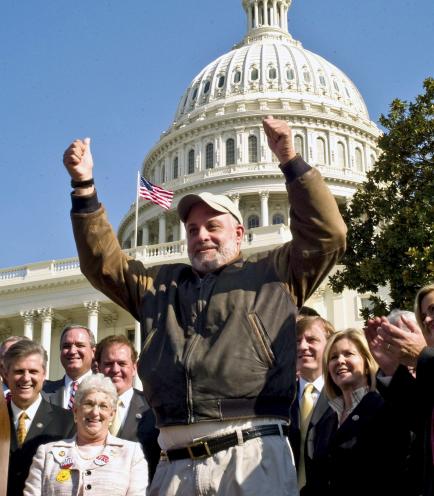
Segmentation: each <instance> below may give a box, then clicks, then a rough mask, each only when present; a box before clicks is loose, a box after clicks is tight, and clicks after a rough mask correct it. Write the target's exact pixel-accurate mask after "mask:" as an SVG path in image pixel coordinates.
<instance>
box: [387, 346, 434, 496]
mask: <svg viewBox="0 0 434 496" xmlns="http://www.w3.org/2000/svg"><path fill="white" fill-rule="evenodd" d="M433 377H434V348H432V347H427V348H425V349H424V350H423V351H422V353H421V354H420V356H419V359H418V362H417V367H416V379H415V378H414V377H413V376H412V375H411V374H410V373H409V372H408V370H407V368H406V367H404V366H402V365H401V366H400V367H398V369H397V370H396V372H395V374H394V375H393V377H392V381H391V383H390V385H389V386H388V387H386V388H382V390H381V392H382V394H383V395H384V397H385V398H387V400H388V401H389V402H391V403H393V404H394V406H395V408H396V410H397V411H399V412H402V416H403V417H404V421H405V422H406V425H407V426H408V428H409V429H410V430H411V431H412V432H414V434H415V440H414V442H413V445H412V452H411V453H410V460H409V463H410V466H409V470H408V472H409V481H410V482H411V483H412V484H413V486H414V485H417V484H418V483H419V484H418V485H417V486H416V489H417V491H415V492H413V493H411V494H418V495H419V494H423V496H433V495H434V468H433V454H432V445H431V429H432V415H433V409H434V387H433Z"/></svg>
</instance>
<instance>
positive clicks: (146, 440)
mask: <svg viewBox="0 0 434 496" xmlns="http://www.w3.org/2000/svg"><path fill="white" fill-rule="evenodd" d="M159 432H160V431H159V430H158V429H156V428H155V416H154V414H153V412H152V410H151V408H150V407H149V405H148V402H147V401H146V399H145V396H144V394H143V393H142V392H141V391H139V390H138V389H134V393H133V396H132V398H131V402H130V406H129V408H128V412H127V416H126V418H125V422H124V424H123V426H122V427H121V428H120V429H119V432H118V433H117V437H119V438H121V439H127V440H128V441H134V442H139V443H141V445H142V447H143V451H144V452H145V456H146V459H147V461H148V465H149V478H150V481H151V480H152V478H153V477H154V474H155V470H156V468H157V465H158V461H159V459H160V446H159V445H158V441H157V438H158V434H159Z"/></svg>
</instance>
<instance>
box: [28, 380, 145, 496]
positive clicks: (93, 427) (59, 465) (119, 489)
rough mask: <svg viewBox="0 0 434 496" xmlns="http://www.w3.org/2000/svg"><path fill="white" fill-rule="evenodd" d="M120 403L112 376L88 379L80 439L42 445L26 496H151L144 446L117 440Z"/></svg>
mask: <svg viewBox="0 0 434 496" xmlns="http://www.w3.org/2000/svg"><path fill="white" fill-rule="evenodd" d="M116 405H117V393H116V388H115V387H114V385H113V384H112V382H111V380H110V379H109V378H108V377H104V376H103V375H102V374H96V375H92V376H89V377H87V378H86V379H84V380H83V381H82V383H81V384H80V386H79V387H78V389H77V392H76V395H75V402H74V407H73V411H74V419H75V422H76V426H77V435H76V437H74V438H72V439H65V440H61V441H57V442H53V443H48V444H43V445H41V446H40V447H39V449H38V451H37V452H36V455H35V456H34V458H33V463H32V466H31V468H30V472H29V476H28V478H27V481H26V486H25V489H24V496H41V495H44V496H66V495H68V496H71V495H72V496H81V495H83V494H86V493H89V494H92V495H94V496H103V495H104V496H107V495H110V496H124V495H128V496H145V494H146V488H147V482H148V466H147V463H146V461H145V458H144V455H143V451H142V448H141V446H140V444H139V443H133V442H131V441H125V440H123V439H119V438H117V437H114V436H112V435H111V434H110V433H109V426H110V424H111V422H112V421H113V419H114V416H115V413H116Z"/></svg>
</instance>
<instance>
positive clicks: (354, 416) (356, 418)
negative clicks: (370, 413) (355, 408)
mask: <svg viewBox="0 0 434 496" xmlns="http://www.w3.org/2000/svg"><path fill="white" fill-rule="evenodd" d="M359 418H360V417H359V416H358V415H353V416H352V417H351V420H354V421H357V420H359Z"/></svg>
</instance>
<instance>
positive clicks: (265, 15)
mask: <svg viewBox="0 0 434 496" xmlns="http://www.w3.org/2000/svg"><path fill="white" fill-rule="evenodd" d="M262 7H263V9H264V14H263V17H262V18H263V19H264V26H267V24H268V0H264V1H263V2H262Z"/></svg>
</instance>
